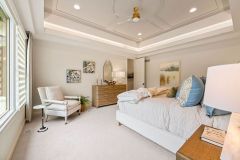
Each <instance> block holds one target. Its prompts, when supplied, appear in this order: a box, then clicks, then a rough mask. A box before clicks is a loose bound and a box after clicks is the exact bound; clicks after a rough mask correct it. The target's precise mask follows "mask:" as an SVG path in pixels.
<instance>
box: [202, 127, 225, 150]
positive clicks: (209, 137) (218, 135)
mask: <svg viewBox="0 0 240 160" xmlns="http://www.w3.org/2000/svg"><path fill="white" fill-rule="evenodd" d="M225 136H226V131H223V130H220V129H216V128H212V127H208V126H205V128H204V131H203V133H202V136H201V140H203V141H206V142H208V143H211V144H214V145H216V146H219V147H223V143H224V138H225Z"/></svg>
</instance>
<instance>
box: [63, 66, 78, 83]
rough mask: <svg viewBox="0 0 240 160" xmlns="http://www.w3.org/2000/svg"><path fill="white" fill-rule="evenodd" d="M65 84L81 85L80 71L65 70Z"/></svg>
mask: <svg viewBox="0 0 240 160" xmlns="http://www.w3.org/2000/svg"><path fill="white" fill-rule="evenodd" d="M66 76H67V77H66V80H67V83H81V70H74V69H67V73H66Z"/></svg>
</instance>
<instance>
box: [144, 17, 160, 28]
mask: <svg viewBox="0 0 240 160" xmlns="http://www.w3.org/2000/svg"><path fill="white" fill-rule="evenodd" d="M142 20H143V21H146V22H147V23H150V24H151V25H153V26H154V27H156V28H161V27H160V26H159V25H157V24H156V23H154V22H152V21H150V20H148V19H146V18H142Z"/></svg>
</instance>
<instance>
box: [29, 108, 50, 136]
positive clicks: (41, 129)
mask: <svg viewBox="0 0 240 160" xmlns="http://www.w3.org/2000/svg"><path fill="white" fill-rule="evenodd" d="M45 107H46V106H44V105H37V106H34V107H33V109H41V110H42V126H41V128H39V130H38V132H45V131H47V130H48V128H47V127H46V126H44V113H43V109H44V108H45Z"/></svg>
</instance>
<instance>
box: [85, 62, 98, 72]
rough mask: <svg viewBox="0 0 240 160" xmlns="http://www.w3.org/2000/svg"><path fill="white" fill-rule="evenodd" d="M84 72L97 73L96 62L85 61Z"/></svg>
mask: <svg viewBox="0 0 240 160" xmlns="http://www.w3.org/2000/svg"><path fill="white" fill-rule="evenodd" d="M83 73H95V62H94V61H83Z"/></svg>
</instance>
